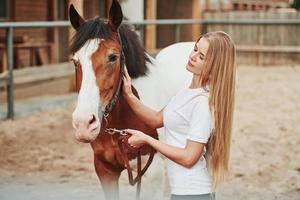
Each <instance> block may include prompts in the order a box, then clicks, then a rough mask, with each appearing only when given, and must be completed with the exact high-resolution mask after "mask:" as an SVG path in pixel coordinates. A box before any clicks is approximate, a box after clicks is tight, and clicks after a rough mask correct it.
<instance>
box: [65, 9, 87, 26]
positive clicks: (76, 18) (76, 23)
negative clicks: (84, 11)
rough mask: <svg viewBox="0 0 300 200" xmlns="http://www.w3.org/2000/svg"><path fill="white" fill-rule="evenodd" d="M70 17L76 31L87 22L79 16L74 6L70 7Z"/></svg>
mask: <svg viewBox="0 0 300 200" xmlns="http://www.w3.org/2000/svg"><path fill="white" fill-rule="evenodd" d="M69 17H70V22H71V24H72V26H73V28H74V29H76V30H77V29H78V28H79V27H80V26H82V25H83V24H84V23H85V20H84V19H83V18H82V17H81V16H80V15H79V14H78V12H77V10H76V9H75V7H74V6H73V4H71V5H70V9H69Z"/></svg>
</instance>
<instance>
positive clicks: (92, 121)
mask: <svg viewBox="0 0 300 200" xmlns="http://www.w3.org/2000/svg"><path fill="white" fill-rule="evenodd" d="M95 121H96V117H95V115H93V118H92V119H91V120H90V121H89V124H92V123H94V122H95Z"/></svg>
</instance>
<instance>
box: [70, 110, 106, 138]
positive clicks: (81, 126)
mask: <svg viewBox="0 0 300 200" xmlns="http://www.w3.org/2000/svg"><path fill="white" fill-rule="evenodd" d="M72 124H73V127H74V129H75V137H76V139H77V140H78V141H80V142H88V141H93V140H94V139H95V138H96V137H97V135H98V134H99V132H100V128H101V124H100V121H99V120H98V119H97V118H96V116H95V115H93V114H92V115H89V116H88V117H80V118H79V117H77V115H73V120H72Z"/></svg>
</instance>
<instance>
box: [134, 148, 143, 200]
mask: <svg viewBox="0 0 300 200" xmlns="http://www.w3.org/2000/svg"><path fill="white" fill-rule="evenodd" d="M137 165H138V166H137V167H138V169H137V173H138V182H137V185H136V196H135V199H136V200H140V197H141V184H142V174H141V173H142V158H141V151H138V157H137Z"/></svg>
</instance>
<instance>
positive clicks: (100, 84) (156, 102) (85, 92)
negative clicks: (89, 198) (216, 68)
mask: <svg viewBox="0 0 300 200" xmlns="http://www.w3.org/2000/svg"><path fill="white" fill-rule="evenodd" d="M69 17H70V22H71V25H72V26H73V28H74V29H75V30H76V32H75V35H74V37H73V40H72V44H71V46H70V49H71V52H72V53H73V57H72V60H73V62H74V65H75V75H76V89H77V92H78V100H77V105H76V108H75V110H74V112H73V113H72V125H73V127H74V129H75V138H76V139H77V140H78V141H80V142H84V143H90V145H91V147H92V149H93V152H94V167H95V171H96V174H97V176H98V178H99V180H100V182H101V185H102V188H103V191H104V195H105V197H106V199H110V200H111V199H119V194H118V191H119V190H118V188H119V185H118V180H119V177H120V174H121V172H122V171H123V170H124V169H126V168H127V167H128V163H127V162H126V159H125V158H124V153H123V152H122V148H121V147H120V143H119V141H120V140H119V139H120V137H122V131H119V132H118V133H119V134H118V133H117V134H113V135H112V134H110V132H109V131H108V130H113V131H112V132H117V131H116V130H122V129H125V128H132V129H138V130H141V131H143V132H145V133H147V134H149V135H150V136H151V137H154V138H156V139H157V138H158V133H157V130H156V129H155V128H153V127H149V126H147V125H146V124H145V123H144V122H142V121H141V120H140V119H139V118H138V117H137V116H136V115H135V114H134V112H133V110H132V109H131V108H130V106H129V105H128V103H127V102H126V100H125V99H124V98H123V96H122V95H121V92H122V91H121V90H122V78H123V73H124V67H125V65H126V68H127V70H128V73H129V75H130V77H131V78H132V79H133V86H132V89H133V92H134V94H135V95H136V96H137V97H139V98H140V99H141V100H142V101H143V103H145V104H146V105H148V106H150V107H152V108H154V109H158V108H161V107H162V106H163V105H165V104H166V102H167V101H168V100H169V99H170V98H171V96H172V95H174V93H175V92H176V91H177V90H178V86H176V87H174V86H173V87H172V85H170V84H174V83H182V82H183V80H185V79H186V77H187V75H186V74H187V73H186V72H184V71H185V70H177V71H179V73H177V74H179V75H178V76H175V77H173V79H174V80H175V81H174V80H173V81H171V82H170V83H169V85H168V84H162V82H164V81H163V80H165V76H168V74H169V73H170V72H168V70H167V68H163V67H158V66H157V65H159V64H158V63H157V61H156V60H154V59H153V58H151V57H150V56H149V55H148V54H147V53H146V52H145V50H144V48H143V47H142V46H141V44H140V41H139V38H138V36H137V34H136V33H135V32H134V31H133V30H132V26H130V25H128V24H122V19H123V13H122V9H121V6H120V4H119V3H118V2H117V1H116V0H113V1H112V4H111V7H110V10H109V17H108V19H101V18H99V17H95V18H92V19H89V20H85V19H84V18H83V17H82V16H80V15H79V14H78V12H77V11H76V9H75V8H74V6H73V5H71V6H70V8H69ZM191 49H192V48H190V49H189V50H191ZM160 55H161V56H159V57H161V58H160V63H161V65H165V64H164V63H166V62H165V61H166V60H165V59H164V57H165V58H167V59H169V58H168V56H163V54H160ZM179 57H180V56H179ZM187 58H188V57H187V56H186V57H185V58H184V59H185V62H186V61H187ZM177 59H178V58H177ZM174 60H176V59H174ZM180 60H183V59H181V58H180ZM181 63H182V62H181ZM169 68H170V67H169ZM181 68H183V67H182V66H181ZM173 71H176V69H173ZM181 72H182V73H181ZM162 73H164V74H162ZM184 74H185V75H184ZM171 91H172V92H171ZM166 94H167V95H166ZM112 128H113V129H112ZM127 139H128V138H127ZM128 152H129V153H128V155H127V156H128V158H127V159H128V160H133V159H134V158H136V157H137V156H138V153H140V154H142V155H147V154H149V153H151V152H153V149H152V148H151V147H149V146H146V145H145V146H143V147H142V148H141V149H140V150H139V151H128ZM137 152H138V153H137ZM145 168H146V167H145ZM145 168H144V169H145ZM127 169H128V168H127ZM140 178H141V177H140Z"/></svg>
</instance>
